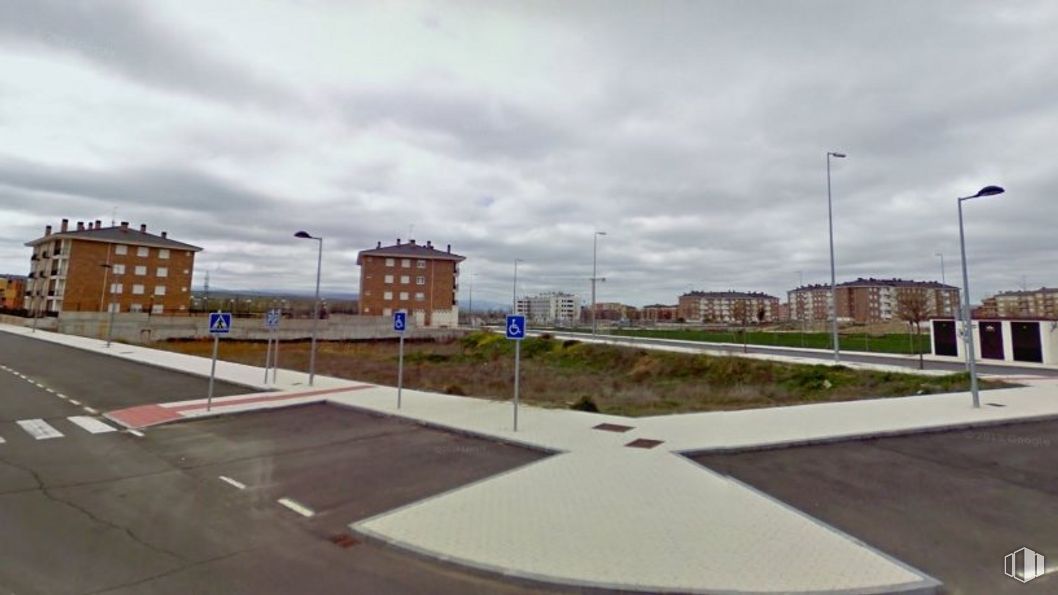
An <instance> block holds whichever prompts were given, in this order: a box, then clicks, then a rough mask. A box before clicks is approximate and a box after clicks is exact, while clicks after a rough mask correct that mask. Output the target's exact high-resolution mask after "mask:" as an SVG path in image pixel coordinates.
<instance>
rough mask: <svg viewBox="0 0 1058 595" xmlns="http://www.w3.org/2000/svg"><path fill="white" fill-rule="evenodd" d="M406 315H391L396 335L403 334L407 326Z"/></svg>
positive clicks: (401, 313)
mask: <svg viewBox="0 0 1058 595" xmlns="http://www.w3.org/2000/svg"><path fill="white" fill-rule="evenodd" d="M406 317H407V313H405V312H394V313H393V330H395V331H397V332H398V333H403V332H404V329H405V328H406V326H407V318H406Z"/></svg>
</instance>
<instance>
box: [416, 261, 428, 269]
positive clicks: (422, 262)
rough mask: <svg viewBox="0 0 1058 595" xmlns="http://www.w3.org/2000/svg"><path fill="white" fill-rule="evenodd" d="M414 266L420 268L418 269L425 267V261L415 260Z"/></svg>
mask: <svg viewBox="0 0 1058 595" xmlns="http://www.w3.org/2000/svg"><path fill="white" fill-rule="evenodd" d="M415 266H416V267H418V268H420V269H425V268H426V261H425V260H416V261H415Z"/></svg>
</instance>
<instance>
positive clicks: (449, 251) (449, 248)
mask: <svg viewBox="0 0 1058 595" xmlns="http://www.w3.org/2000/svg"><path fill="white" fill-rule="evenodd" d="M448 253H449V254H451V253H452V244H449V245H448Z"/></svg>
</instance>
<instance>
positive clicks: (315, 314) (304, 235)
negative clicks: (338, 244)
mask: <svg viewBox="0 0 1058 595" xmlns="http://www.w3.org/2000/svg"><path fill="white" fill-rule="evenodd" d="M294 237H295V238H301V239H303V240H316V241H317V242H318V243H319V251H318V252H317V255H316V298H315V300H314V301H313V304H312V345H311V347H310V348H309V386H312V384H313V382H315V380H316V330H317V328H318V327H319V321H320V271H321V270H322V268H323V238H322V237H314V236H311V235H309V232H307V231H299V232H297V233H296V234H294Z"/></svg>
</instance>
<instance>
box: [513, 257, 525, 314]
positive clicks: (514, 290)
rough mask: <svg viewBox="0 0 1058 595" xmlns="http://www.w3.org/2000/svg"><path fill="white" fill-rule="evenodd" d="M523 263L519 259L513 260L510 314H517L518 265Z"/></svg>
mask: <svg viewBox="0 0 1058 595" xmlns="http://www.w3.org/2000/svg"><path fill="white" fill-rule="evenodd" d="M519 262H525V261H523V260H522V259H521V258H515V259H514V284H513V288H512V290H511V314H517V313H518V263H519Z"/></svg>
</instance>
